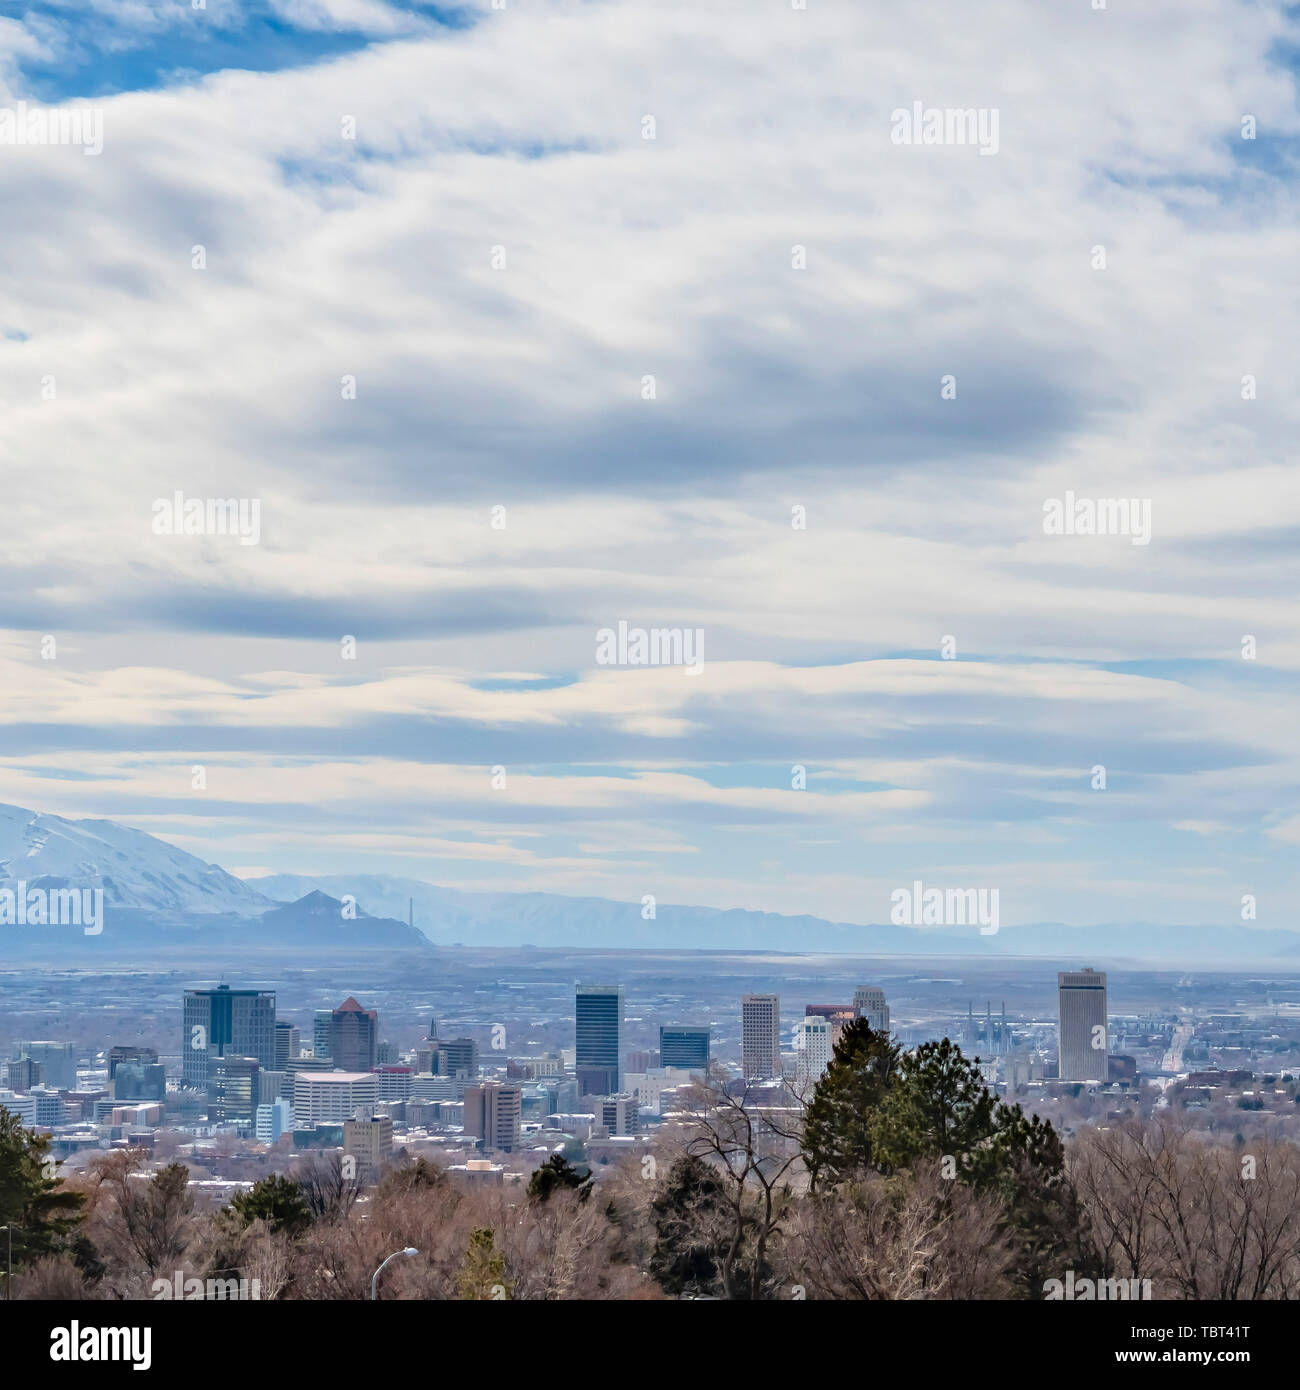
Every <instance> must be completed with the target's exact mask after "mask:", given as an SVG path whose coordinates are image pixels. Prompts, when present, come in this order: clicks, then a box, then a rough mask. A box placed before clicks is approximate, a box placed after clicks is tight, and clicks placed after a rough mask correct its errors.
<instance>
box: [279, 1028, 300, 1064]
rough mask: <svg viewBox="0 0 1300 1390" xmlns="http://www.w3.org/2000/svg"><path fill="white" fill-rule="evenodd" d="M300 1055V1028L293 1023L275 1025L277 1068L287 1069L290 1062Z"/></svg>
mask: <svg viewBox="0 0 1300 1390" xmlns="http://www.w3.org/2000/svg"><path fill="white" fill-rule="evenodd" d="M297 1056H298V1029H297V1028H296V1027H295V1026H294V1025H293V1024H292V1023H279V1022H277V1023H276V1025H275V1069H276V1071H287V1070H288V1067H289V1063H290V1062H291V1061H293V1060H294V1059H295V1058H296V1057H297Z"/></svg>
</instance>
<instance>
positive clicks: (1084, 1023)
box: [1056, 969, 1110, 1081]
mask: <svg viewBox="0 0 1300 1390" xmlns="http://www.w3.org/2000/svg"><path fill="white" fill-rule="evenodd" d="M1056 982H1057V987H1058V990H1059V993H1060V1006H1061V1015H1060V1017H1061V1022H1060V1028H1059V1030H1058V1039H1057V1048H1058V1055H1059V1057H1060V1079H1061V1080H1062V1081H1105V1080H1106V1076H1107V1072H1108V1070H1109V1063H1108V1060H1107V1059H1108V1057H1109V1055H1110V1047H1109V1039H1108V1035H1107V1029H1106V1017H1107V1003H1106V972H1105V971H1104V970H1100V971H1099V970H1091V969H1084V970H1062V971H1061V972H1060V973H1059V974H1058V975H1057V977H1056Z"/></svg>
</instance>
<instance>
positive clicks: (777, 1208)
mask: <svg viewBox="0 0 1300 1390" xmlns="http://www.w3.org/2000/svg"><path fill="white" fill-rule="evenodd" d="M793 1100H794V1097H793V1096H791V1095H790V1094H789V1093H788V1092H786V1091H784V1090H780V1091H778V1092H776V1093H773V1092H771V1091H769V1090H767V1089H766V1088H763V1089H760V1090H758V1091H757V1092H756V1091H755V1089H754V1088H753V1087H751V1086H749V1085H746V1086H745V1087H744V1089H743V1090H741V1091H739V1092H735V1093H733V1091H731V1090H730V1089H728V1087H727V1086H726V1085H724V1084H723V1083H722V1082H721V1081H719V1080H718V1079H716V1078H707V1079H701V1080H699V1081H697V1082H696V1083H695V1084H694V1085H692V1086H691V1087H690V1088H688V1089H687V1090H686V1092H685V1093H684V1096H683V1106H684V1109H685V1110H686V1112H687V1114H688V1116H689V1118H688V1119H686V1121H685V1124H684V1128H685V1133H686V1139H685V1143H684V1144H683V1148H682V1151H683V1153H684V1154H686V1155H687V1156H688V1157H691V1158H698V1159H702V1160H704V1161H705V1162H706V1163H707V1164H708V1165H709V1168H710V1169H711V1171H712V1173H713V1174H714V1176H715V1177H716V1178H717V1179H718V1181H719V1183H720V1188H721V1192H722V1201H723V1203H724V1205H725V1207H726V1210H727V1213H728V1217H729V1220H728V1226H729V1230H728V1236H727V1239H726V1242H725V1245H724V1247H723V1249H722V1251H721V1254H720V1259H719V1263H718V1274H719V1278H720V1281H721V1286H722V1293H723V1297H724V1298H728V1299H741V1298H748V1299H759V1298H763V1297H765V1296H768V1295H769V1294H770V1293H771V1291H772V1269H771V1266H770V1265H769V1263H768V1259H767V1253H768V1247H769V1245H770V1244H771V1242H772V1240H773V1238H774V1237H775V1236H776V1235H777V1234H778V1232H779V1230H780V1227H781V1223H782V1221H783V1220H784V1219H785V1216H786V1213H787V1211H788V1210H789V1207H790V1204H791V1201H792V1199H793V1194H792V1192H791V1188H790V1182H789V1179H790V1176H791V1173H792V1171H793V1170H794V1169H795V1167H796V1165H797V1164H798V1163H799V1162H800V1161H801V1159H802V1156H803V1155H802V1150H801V1148H800V1141H801V1137H802V1112H801V1111H800V1109H799V1107H798V1106H797V1105H792V1104H790V1103H789V1102H791V1101H793Z"/></svg>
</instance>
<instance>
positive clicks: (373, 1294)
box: [370, 1245, 420, 1303]
mask: <svg viewBox="0 0 1300 1390" xmlns="http://www.w3.org/2000/svg"><path fill="white" fill-rule="evenodd" d="M419 1253H420V1252H419V1251H418V1250H417V1249H416V1248H415V1247H414V1246H413V1245H408V1246H407V1247H406V1249H405V1250H394V1251H393V1253H392V1254H391V1255H390V1256H389V1257H388V1258H387V1259H386V1260H385V1261H384V1263H383V1264H381V1265H380V1266H379V1268H378V1269H377V1270H375V1272H374V1273H373V1274H372V1275H371V1276H370V1301H371V1302H372V1303H373V1302H374V1301H375V1300H376V1299H377V1298H378V1297H379V1276H380V1275H381V1274H382V1273H383V1272H384V1269H385V1268H386V1267H387V1266H388V1265H390V1264H392V1262H393V1261H394V1260H395V1259H396V1258H397V1257H398V1256H399V1255H418V1254H419Z"/></svg>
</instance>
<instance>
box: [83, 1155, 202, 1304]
mask: <svg viewBox="0 0 1300 1390" xmlns="http://www.w3.org/2000/svg"><path fill="white" fill-rule="evenodd" d="M143 1162H144V1154H143V1152H142V1151H141V1150H138V1149H133V1150H128V1151H127V1152H125V1153H113V1154H108V1155H107V1156H106V1157H104V1158H102V1159H98V1160H96V1162H95V1164H94V1165H93V1169H94V1173H95V1176H96V1177H97V1178H98V1181H99V1185H100V1187H101V1188H103V1189H107V1191H108V1192H109V1193H111V1195H112V1197H113V1202H114V1205H115V1206H116V1208H117V1217H118V1220H117V1222H116V1223H114V1225H113V1228H112V1229H113V1232H114V1235H115V1238H116V1241H115V1243H117V1244H119V1245H120V1246H121V1247H122V1250H123V1253H125V1254H126V1255H128V1256H134V1257H135V1258H136V1259H138V1260H139V1261H140V1263H141V1264H142V1265H143V1266H144V1268H145V1270H146V1272H147V1273H148V1276H149V1278H150V1279H153V1278H154V1276H155V1275H156V1274H158V1273H159V1272H160V1271H162V1272H165V1273H166V1274H167V1275H168V1276H170V1275H171V1273H172V1271H173V1270H175V1269H177V1268H179V1266H180V1260H181V1257H182V1256H183V1255H184V1254H185V1251H186V1248H187V1247H188V1246H189V1243H190V1239H191V1237H192V1235H193V1212H194V1198H193V1196H192V1194H191V1193H190V1190H189V1180H190V1170H189V1169H188V1168H186V1167H185V1165H184V1164H181V1163H169V1164H168V1165H167V1166H166V1167H165V1168H162V1169H159V1171H158V1172H157V1173H155V1174H154V1175H153V1177H151V1178H144V1177H137V1176H136V1170H137V1169H138V1168H139V1167H140V1166H141V1165H142V1163H143Z"/></svg>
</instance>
